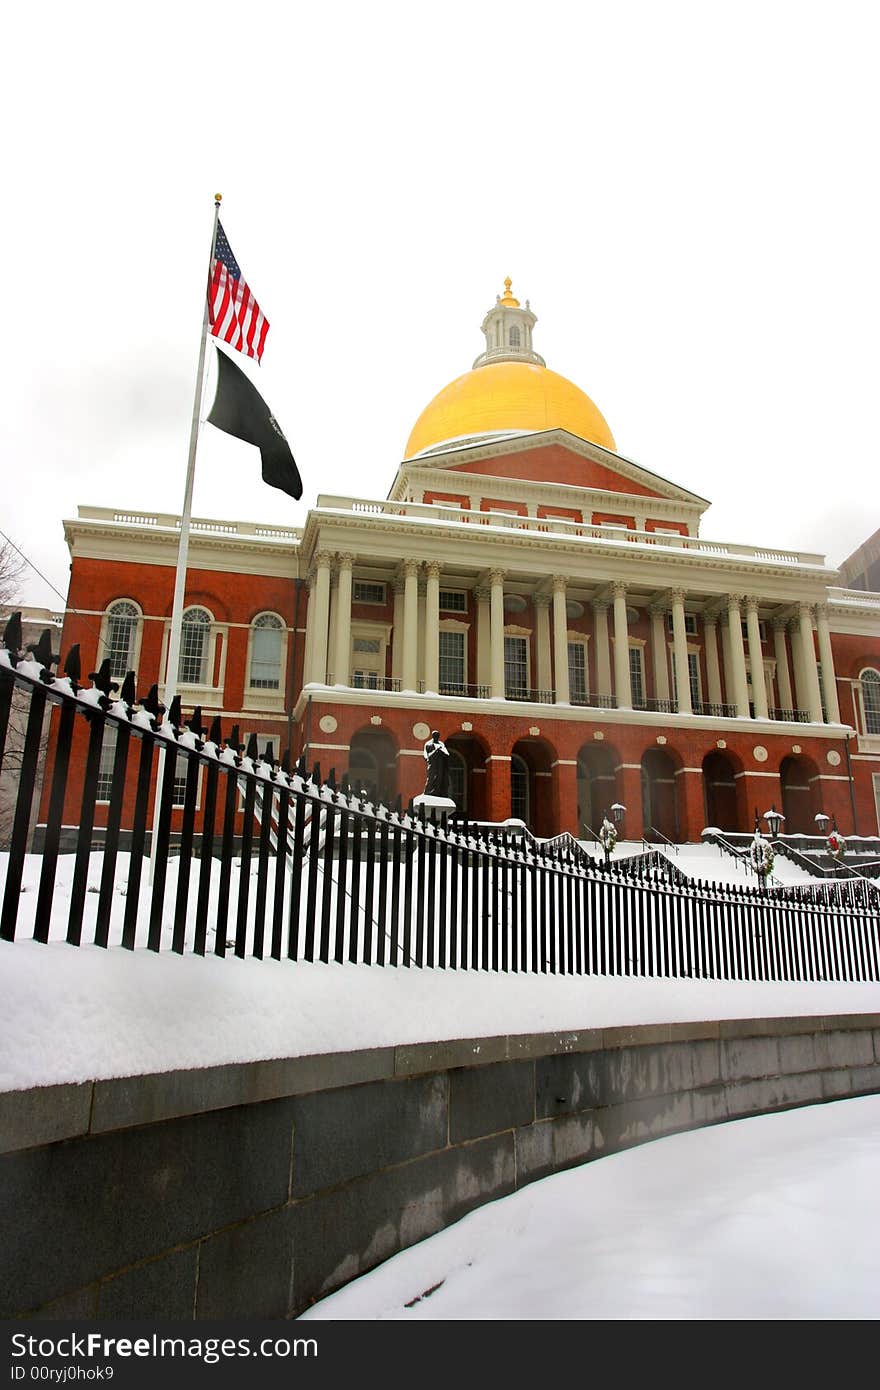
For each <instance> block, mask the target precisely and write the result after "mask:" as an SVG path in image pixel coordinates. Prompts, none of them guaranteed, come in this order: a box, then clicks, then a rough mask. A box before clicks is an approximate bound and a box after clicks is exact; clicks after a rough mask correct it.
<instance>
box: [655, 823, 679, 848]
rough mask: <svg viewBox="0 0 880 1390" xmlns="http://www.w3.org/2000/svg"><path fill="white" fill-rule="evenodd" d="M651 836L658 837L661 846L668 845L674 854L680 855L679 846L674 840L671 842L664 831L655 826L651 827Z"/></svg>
mask: <svg viewBox="0 0 880 1390" xmlns="http://www.w3.org/2000/svg"><path fill="white" fill-rule="evenodd" d="M649 829H650V831H651V834H652V835H656V836H657V839H658V840H659V841H660V842H661V844H664V845H668V846H669V848H670V849H671V850H672V852H673V854H678V845H677V844H676V843H675V841H674V840H670V838H669V836H668V835H664V834H663V831H662V830H658V829H657V827H656V826H655V825H652V826H650V827H649Z"/></svg>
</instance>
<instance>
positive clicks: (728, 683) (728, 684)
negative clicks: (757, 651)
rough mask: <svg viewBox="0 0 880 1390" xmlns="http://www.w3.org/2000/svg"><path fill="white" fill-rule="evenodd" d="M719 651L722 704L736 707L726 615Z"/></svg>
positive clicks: (728, 621)
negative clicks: (722, 675)
mask: <svg viewBox="0 0 880 1390" xmlns="http://www.w3.org/2000/svg"><path fill="white" fill-rule="evenodd" d="M721 649H722V652H723V653H724V661H723V665H722V670H723V671H724V703H725V704H726V705H734V706H735V705H736V694H735V691H734V685H733V652H732V649H731V646H730V615H729V614H727V615H726V616H725V618H724V621H723V622H722V624H721Z"/></svg>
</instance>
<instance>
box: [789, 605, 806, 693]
mask: <svg viewBox="0 0 880 1390" xmlns="http://www.w3.org/2000/svg"><path fill="white" fill-rule="evenodd" d="M788 641H789V645H790V646H791V669H792V674H793V675H794V701H793V702H792V708H793V709H796V710H798V711H799V712H800V713H803V714H805V715H806V714H807V711H808V705H809V700H808V696H807V687H806V683H805V680H804V663H803V660H802V659H801V647H802V646H803V643H802V642H801V629H800V624H799V623H798V620H797V618H792V620H791V622H790V623H789V625H788Z"/></svg>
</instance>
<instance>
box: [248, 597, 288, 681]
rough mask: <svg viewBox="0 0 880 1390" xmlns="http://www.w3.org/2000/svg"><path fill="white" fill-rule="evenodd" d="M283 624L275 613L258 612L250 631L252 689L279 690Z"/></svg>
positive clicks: (250, 679)
mask: <svg viewBox="0 0 880 1390" xmlns="http://www.w3.org/2000/svg"><path fill="white" fill-rule="evenodd" d="M283 637H284V624H283V623H282V621H281V619H280V618H279V617H278V616H277V614H275V613H259V614H258V615H257V616H256V618H254V621H253V632H252V633H251V669H250V677H249V682H248V683H249V685H250V686H251V689H252V690H280V688H281V658H282V652H283Z"/></svg>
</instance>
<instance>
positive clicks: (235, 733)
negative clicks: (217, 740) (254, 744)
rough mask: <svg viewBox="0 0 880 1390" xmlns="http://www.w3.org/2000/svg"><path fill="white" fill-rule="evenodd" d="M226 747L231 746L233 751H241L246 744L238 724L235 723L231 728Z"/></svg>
mask: <svg viewBox="0 0 880 1390" xmlns="http://www.w3.org/2000/svg"><path fill="white" fill-rule="evenodd" d="M226 747H227V748H231V749H232V751H233V753H240V752H241V750H242V748H243V747H244V744H243V743H242V741H241V734H240V732H239V728H238V725H237V724H233V726H232V728H231V729H230V730H229V737H228V739H227V740H226Z"/></svg>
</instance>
